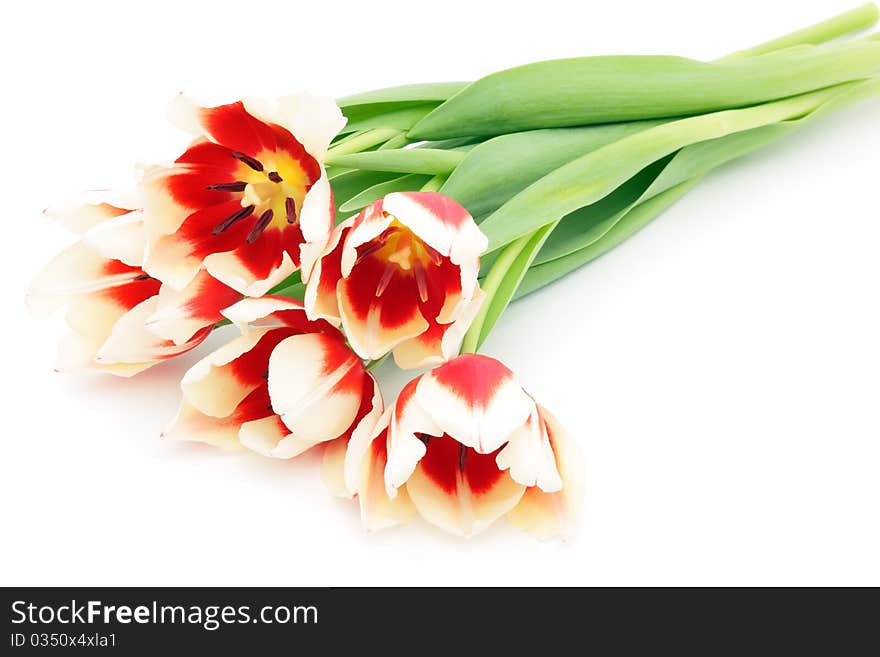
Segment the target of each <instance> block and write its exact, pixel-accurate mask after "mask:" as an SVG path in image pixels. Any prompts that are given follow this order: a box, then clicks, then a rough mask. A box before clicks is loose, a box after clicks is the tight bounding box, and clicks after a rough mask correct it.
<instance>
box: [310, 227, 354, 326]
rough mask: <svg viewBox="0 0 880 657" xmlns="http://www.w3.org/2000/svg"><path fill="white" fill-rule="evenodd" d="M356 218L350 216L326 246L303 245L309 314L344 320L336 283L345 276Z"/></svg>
mask: <svg viewBox="0 0 880 657" xmlns="http://www.w3.org/2000/svg"><path fill="white" fill-rule="evenodd" d="M351 224H352V220H351V219H346V220H345V221H344V222H342V223H341V224H339V225H338V226H337V227H336V229H335V230H334V231H333V232H332V234H331V235H330V239H329V241H328V242H327V244H326V246H324V247H323V248H321V249H318V248H317V247H318V245H317V244H308V245H307V244H303V247H302V273H303V280H305V281H306V292H305V295H304V298H303V304H304V305H305V308H306V312H307V313H308V315H309V317H311V318H313V319H316V318H322V319H326V320H327V321H329V322H331V323H332V324H336V325H338V324H339V322H340V321H341V319H342V318H341V317H340V314H339V303H338V301H337V300H336V283H337V281H339V279H340V277H341V276H342V273H341V272H342V270H341V260H342V250H343V249H342V247H341V246H340V243H341V242H344V240H345V237H346V235H347V234H348V231H349V230H350V229H351Z"/></svg>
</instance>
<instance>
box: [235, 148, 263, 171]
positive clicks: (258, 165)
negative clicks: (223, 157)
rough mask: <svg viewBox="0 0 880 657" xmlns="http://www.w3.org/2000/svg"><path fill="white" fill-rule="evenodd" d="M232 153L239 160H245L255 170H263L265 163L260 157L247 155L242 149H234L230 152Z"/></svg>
mask: <svg viewBox="0 0 880 657" xmlns="http://www.w3.org/2000/svg"><path fill="white" fill-rule="evenodd" d="M230 155H232V157H233V158H235V159H236V160H238V161H239V162H244V163H245V164H247V165H248V166H249V167H250V168H251V169H253V170H254V171H262V170H263V163H262V162H260V161H259V160H258V159H256V158H254V157H251V156H250V155H245V154H244V153H242V152H241V151H232V152H231V153H230Z"/></svg>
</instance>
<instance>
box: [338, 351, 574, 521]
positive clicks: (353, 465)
mask: <svg viewBox="0 0 880 657" xmlns="http://www.w3.org/2000/svg"><path fill="white" fill-rule="evenodd" d="M573 452H574V446H573V445H572V442H571V439H570V438H569V437H568V436H567V435H566V433H565V431H564V430H563V429H562V427H561V426H560V425H559V423H558V422H557V421H556V419H555V418H554V417H553V416H552V415H550V413H549V412H547V410H546V409H544V408H542V407H541V406H538V405H537V404H536V403H535V402H534V400H533V399H532V398H531V397H530V396H529V395H528V394H527V393H526V392H525V391H524V390H523V389H522V388H521V387H520V386H519V384H518V383H517V380H516V377H515V375H514V374H513V372H511V371H510V370H509V369H508V368H507V367H505V366H504V365H503V364H502V363H500V362H499V361H497V360H495V359H493V358H489V357H488V356H482V355H473V354H466V355H462V356H459V357H457V358H455V359H453V360H451V361H449V362H447V363H445V364H444V365H441V366H440V367H438V368H436V369H434V370H432V371H429V372H427V373H425V374H423V375H421V376H419V377H417V378H416V379H414V380H412V381H411V382H410V383H409V384H407V385H406V387H405V388H404V389H403V391H402V392H401V393H400V396H399V397H398V399H397V401H396V402H395V404H394V405H393V406H391V407H389V408H388V410H386V411H385V413H384V414H383V416H382V418H381V419H380V421H379V422H378V424H377V425H376V428H375V429H374V430H373V432H372V434H361V435H359V436H357V437H356V438H354V439H353V440H352V441H351V443H350V445H349V449H348V453H347V454H346V460H345V465H344V468H345V469H344V481H345V484H346V487H347V490H348V492H349V494H355V493H356V494H357V497H358V500H359V502H360V508H361V516H362V518H363V520H364V523H365V525H366V526H367V527H368V528H370V529H378V528H381V527H386V526H390V525H394V524H397V523H399V522H402V521H405V520H408V519H409V518H410V517H412V516H413V515H415V514H416V513H418V514H419V515H421V516H422V517H423V518H425V519H426V520H428V521H429V522H431V523H433V524H435V525H437V526H439V527H441V528H442V529H445V530H447V531H449V532H452V533H455V534H460V535H471V534H474V533H476V532H478V531H480V530H482V529H484V528H485V527H487V526H489V525H490V524H491V523H492V522H493V521H495V520H496V519H498V518H500V517H501V516H507V517H508V518H509V519H510V520H511V521H512V522H513V523H514V524H515V525H517V526H519V527H521V528H523V529H526V530H528V531H530V532H532V533H534V534H536V535H538V536H542V537H549V536H553V535H558V534H562V535H565V534H566V533H568V531H569V530H570V525H571V521H572V518H573V516H574V515H575V508H576V506H577V503H578V500H579V498H580V483H579V481H578V479H577V477H576V475H575V474H574V472H573V470H574V466H575V464H574V463H573V462H572V461H573V460H575V458H576V457H575V456H574V454H573Z"/></svg>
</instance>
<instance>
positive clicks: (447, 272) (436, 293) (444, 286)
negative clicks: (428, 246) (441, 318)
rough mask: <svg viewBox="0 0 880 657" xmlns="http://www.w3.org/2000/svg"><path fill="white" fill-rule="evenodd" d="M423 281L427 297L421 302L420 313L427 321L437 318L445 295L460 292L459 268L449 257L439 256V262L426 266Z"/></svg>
mask: <svg viewBox="0 0 880 657" xmlns="http://www.w3.org/2000/svg"><path fill="white" fill-rule="evenodd" d="M425 274H426V275H425V281H426V283H427V286H428V299H427V301H425V302H423V303H422V304H421V309H422V315H424V317H425V319H427V320H428V321H429V322H430V321H431V320H433V319H436V318H437V315H439V314H440V310H441V309H442V308H443V304H444V303H445V302H446V297H447V296H452V295H460V294H461V268H459V266H458V265H455V264H453V263H452V261H451V260H450V259H449V258H445V257H441V260H440V263H439V264H437V265H435V264H433V263H429V264H428V265H427V266H426V272H425Z"/></svg>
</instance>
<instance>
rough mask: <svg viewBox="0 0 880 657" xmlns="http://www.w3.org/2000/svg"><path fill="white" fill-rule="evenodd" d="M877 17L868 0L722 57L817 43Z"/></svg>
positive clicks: (864, 26)
mask: <svg viewBox="0 0 880 657" xmlns="http://www.w3.org/2000/svg"><path fill="white" fill-rule="evenodd" d="M877 18H878V12H877V6H876V5H875V4H874V3H872V2H869V3H867V4H864V5H862V6H860V7H856V8H855V9H851V10H850V11H847V12H844V13H842V14H838V15H837V16H833V17H831V18H829V19H827V20H824V21H821V22H819V23H816V24H815V25H810V26H809V27H805V28H804V29H802V30H797V31H796V32H791V33H790V34H786V35H785V36H781V37H779V38H776V39H773V40H771V41H766V42H764V43H761V44H758V45H757V46H752V47H751V48H746V49H744V50H739V51H737V52H735V53H732V54H730V55H728V56H727V57H724V59H734V58H737V57H752V56H754V55H763V54H765V53H768V52H772V51H774V50H782V49H783V48H790V47H791V46H800V45H818V44H820V43H825V42H826V41H831V40H832V39H837V38H839V37H842V36H845V35H847V34H852V33H854V32H859V31H861V30H865V29H867V28H869V27H871V26H872V25H874V23H876V22H877Z"/></svg>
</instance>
